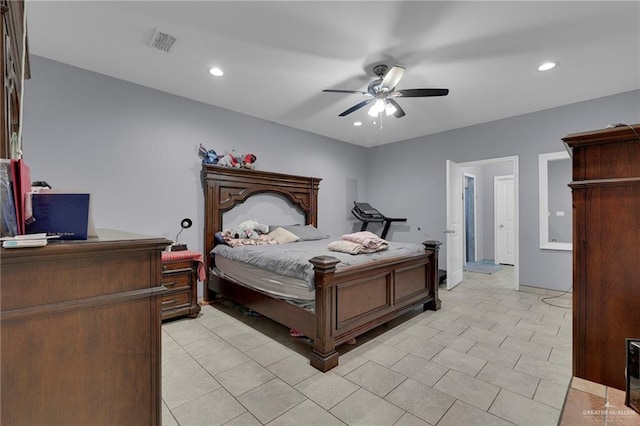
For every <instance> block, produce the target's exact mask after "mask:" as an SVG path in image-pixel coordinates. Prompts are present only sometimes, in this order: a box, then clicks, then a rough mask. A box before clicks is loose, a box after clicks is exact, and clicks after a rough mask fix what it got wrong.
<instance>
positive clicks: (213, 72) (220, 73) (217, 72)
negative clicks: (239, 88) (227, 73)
mask: <svg viewBox="0 0 640 426" xmlns="http://www.w3.org/2000/svg"><path fill="white" fill-rule="evenodd" d="M209 74H211V75H214V76H216V77H220V76H223V75H224V72H223V71H222V70H221V69H220V68H218V67H213V68H209Z"/></svg>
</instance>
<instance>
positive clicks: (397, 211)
mask: <svg viewBox="0 0 640 426" xmlns="http://www.w3.org/2000/svg"><path fill="white" fill-rule="evenodd" d="M30 60H31V74H32V77H31V79H30V80H27V81H26V82H25V94H24V96H25V97H24V102H25V106H24V108H25V110H24V130H23V140H24V158H25V160H26V162H27V164H29V166H30V167H31V172H32V178H33V180H46V181H48V182H49V183H50V184H52V185H53V186H54V187H56V188H69V189H86V190H88V191H89V192H91V194H92V203H93V211H94V220H95V223H96V226H97V227H98V228H116V229H122V230H129V231H133V232H140V233H144V234H151V235H158V236H164V237H166V238H168V239H171V240H173V239H174V238H175V234H176V233H177V231H178V230H179V222H180V220H181V219H182V218H183V217H191V218H192V219H193V220H194V226H193V228H191V229H189V230H187V231H185V232H183V233H182V235H181V236H180V240H181V241H183V242H186V243H187V244H188V245H189V247H190V248H191V249H194V250H202V247H203V244H202V229H203V208H204V207H203V204H204V202H203V196H202V187H201V184H200V168H201V166H200V158H199V157H197V147H198V145H199V144H200V143H202V144H203V145H205V146H207V147H208V148H213V149H215V150H217V151H225V150H231V149H233V148H235V149H237V150H239V151H242V152H245V153H246V152H253V153H255V154H256V155H257V157H258V162H257V163H256V164H257V168H259V169H261V170H270V171H278V172H282V173H291V174H299V175H306V176H308V175H312V176H317V177H321V178H323V181H322V182H321V184H320V195H319V198H320V199H319V214H318V215H319V227H320V228H321V229H323V230H325V231H326V232H328V233H331V234H334V235H337V234H340V233H343V232H346V231H351V230H352V229H354V226H357V224H355V223H354V221H353V219H351V218H350V216H349V213H348V212H349V210H350V209H351V202H352V201H353V199H355V198H357V199H359V200H362V201H369V202H370V203H371V204H373V205H374V206H376V207H378V208H379V209H380V210H381V211H382V212H383V213H385V214H386V215H388V216H397V217H407V218H408V221H407V223H406V224H400V225H398V226H394V227H392V229H393V231H392V232H391V233H390V234H389V236H390V238H391V239H394V240H397V241H401V240H405V241H415V242H421V241H423V240H425V239H439V240H442V239H443V234H442V230H443V229H444V227H445V209H444V201H445V160H446V159H447V158H449V159H451V160H453V161H456V162H459V163H461V162H468V161H476V160H483V159H488V158H495V157H505V156H512V155H519V159H520V281H521V283H522V284H523V285H530V286H537V287H547V288H555V289H566V288H568V286H569V285H570V282H571V253H570V252H554V251H549V250H545V251H541V250H540V249H539V247H538V246H539V244H538V241H539V237H538V176H537V174H538V168H537V167H538V154H540V153H544V152H553V151H558V150H561V149H562V144H561V143H560V138H561V137H562V136H564V135H566V134H568V133H572V132H576V131H584V130H589V129H596V128H602V127H604V126H606V125H607V124H609V123H612V122H627V123H635V122H638V121H640V118H639V117H640V102H639V98H640V92H639V91H634V92H629V93H623V94H620V95H615V96H610V97H606V98H601V99H597V100H593V101H589V102H583V103H578V104H574V105H568V106H565V107H560V108H555V109H552V110H546V111H541V112H537V113H533V114H527V115H522V116H517V117H512V118H509V119H505V120H499V121H495V122H490V123H485V124H480V125H477V126H472V127H467V128H462V129H457V130H453V131H450V132H445V133H440V134H437V135H430V136H426V137H422V138H417V139H412V140H408V141H404V142H398V143H394V144H389V145H385V146H381V147H376V148H370V149H365V148H362V147H358V146H355V145H351V144H346V143H343V142H339V141H336V140H332V139H328V138H325V137H321V136H318V135H314V134H310V133H307V132H302V131H298V130H295V129H292V128H288V127H284V126H281V125H278V124H275V123H271V122H267V121H264V120H259V119H255V118H252V117H249V116H246V115H242V114H239V113H235V112H232V111H228V110H224V109H221V108H217V107H213V106H209V105H205V104H202V103H198V102H194V101H191V100H187V99H184V98H181V97H178V96H174V95H170V94H167V93H163V92H159V91H156V90H153V89H149V88H145V87H142V86H138V85H135V84H131V83H127V82H124V81H121V80H117V79H114V78H110V77H106V76H104V75H100V74H96V73H93V72H89V71H85V70H81V69H78V68H74V67H71V66H68V65H65V64H61V63H58V62H54V61H50V60H48V59H44V58H40V57H37V56H31V57H30ZM485 216H486V215H485ZM485 220H486V218H485ZM418 228H420V229H419V230H418ZM486 232H487V231H485V234H486ZM445 250H446V247H445V248H444V250H443V253H442V256H441V259H443V266H444V259H445V258H446V256H445V254H446V253H445Z"/></svg>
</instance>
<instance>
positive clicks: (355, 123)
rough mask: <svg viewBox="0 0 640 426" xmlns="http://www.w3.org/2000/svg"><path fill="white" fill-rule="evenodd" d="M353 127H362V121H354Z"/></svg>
mask: <svg viewBox="0 0 640 426" xmlns="http://www.w3.org/2000/svg"><path fill="white" fill-rule="evenodd" d="M353 125H354V126H356V127H359V126H362V121H354V122H353Z"/></svg>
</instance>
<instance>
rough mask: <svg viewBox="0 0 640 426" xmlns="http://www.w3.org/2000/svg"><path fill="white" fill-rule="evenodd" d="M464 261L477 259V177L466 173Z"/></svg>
mask: <svg viewBox="0 0 640 426" xmlns="http://www.w3.org/2000/svg"><path fill="white" fill-rule="evenodd" d="M464 261H465V263H469V262H475V261H476V177H475V176H474V175H471V174H469V173H465V174H464Z"/></svg>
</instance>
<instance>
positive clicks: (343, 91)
mask: <svg viewBox="0 0 640 426" xmlns="http://www.w3.org/2000/svg"><path fill="white" fill-rule="evenodd" d="M323 92H330V93H357V94H359V95H369V96H371V95H370V93H369V92H363V91H362V90H337V89H324V90H323Z"/></svg>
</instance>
